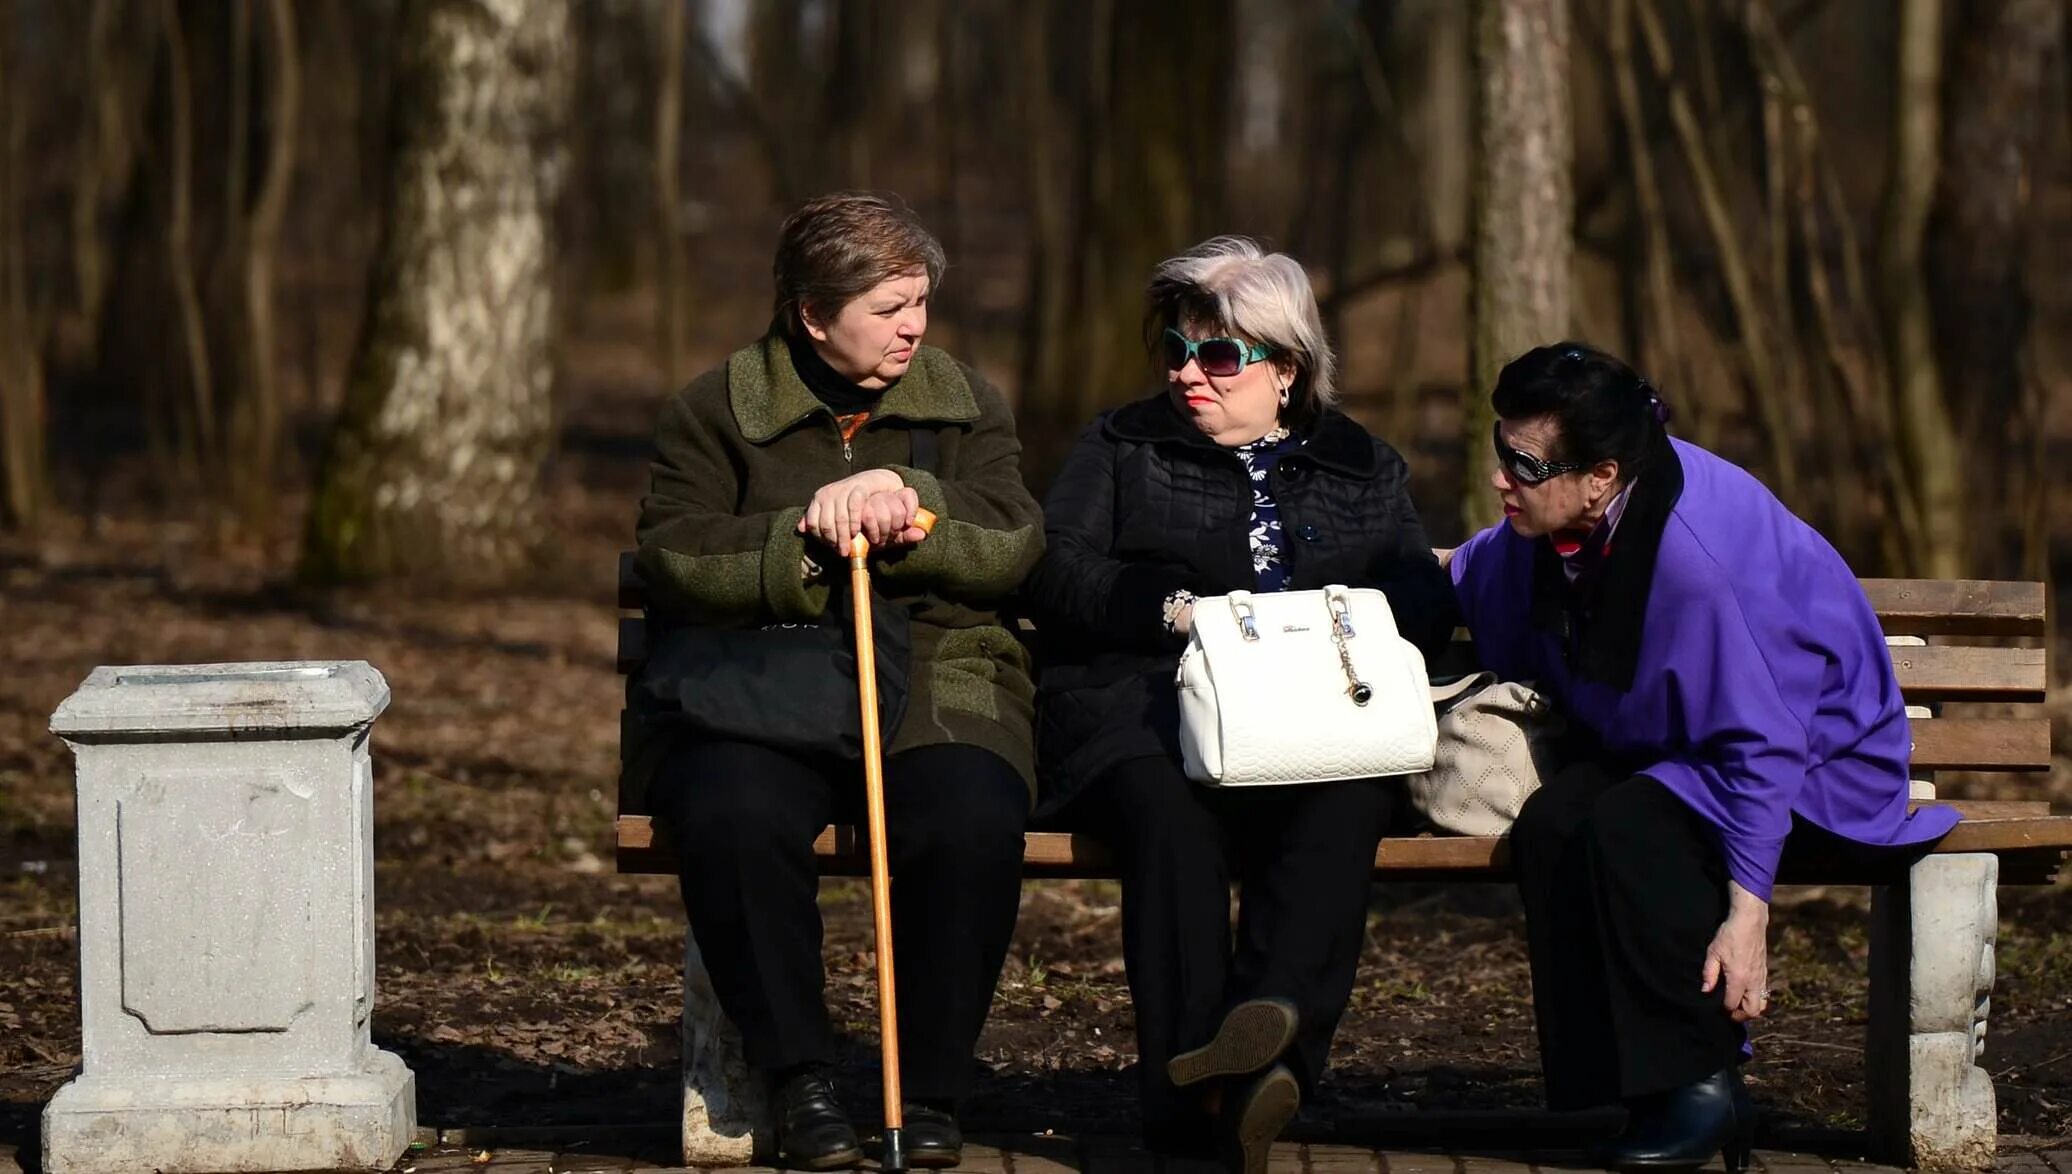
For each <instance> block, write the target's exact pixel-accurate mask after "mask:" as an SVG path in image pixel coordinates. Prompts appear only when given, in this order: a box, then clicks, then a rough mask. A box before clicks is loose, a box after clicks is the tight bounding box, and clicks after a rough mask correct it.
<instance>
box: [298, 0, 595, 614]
mask: <svg viewBox="0 0 2072 1174" xmlns="http://www.w3.org/2000/svg"><path fill="white" fill-rule="evenodd" d="M403 19H404V31H403V34H402V36H401V38H400V52H401V58H400V61H399V65H398V76H397V91H398V100H397V101H396V103H395V105H394V113H393V118H394V119H395V120H396V121H395V124H394V127H393V131H392V133H393V136H394V139H395V142H396V144H397V145H396V150H395V155H394V158H393V161H392V163H391V167H392V171H391V174H390V180H389V196H388V212H387V215H386V216H385V218H384V223H385V227H384V237H383V241H382V244H381V248H380V255H379V258H378V259H377V261H376V263H375V268H374V273H373V275H372V279H371V281H370V289H369V294H368V309H367V317H366V322H365V325H364V326H363V328H362V332H361V336H360V341H359V344H358V347H357V350H356V353H355V355H354V358H353V373H352V376H351V379H350V381H349V383H348V387H347V392H346V405H345V409H344V412H343V415H342V417H341V419H340V420H339V424H338V427H337V430H336V432H335V433H334V434H333V436H332V441H331V447H330V451H329V453H328V454H327V457H326V460H325V465H324V471H323V475H322V477H321V479H320V482H319V485H318V489H317V496H316V500H315V502H314V504H313V506H312V508H311V512H310V521H309V529H308V535H307V544H306V546H305V548H304V552H303V573H304V576H305V577H306V578H308V579H311V580H316V581H337V580H342V579H353V578H364V577H369V576H377V575H398V574H414V575H426V576H434V577H440V578H446V579H453V580H463V581H482V580H488V579H493V578H496V577H500V576H502V575H505V574H508V573H509V572H511V571H512V570H514V569H516V568H518V567H519V566H521V565H522V564H524V563H525V562H526V561H527V560H528V557H529V556H530V554H531V553H532V552H533V551H534V549H535V547H536V542H537V539H538V536H539V533H540V523H539V518H538V514H539V508H538V483H539V472H540V462H541V460H542V459H543V458H544V456H545V454H546V451H547V449H548V446H549V443H550V441H551V438H552V428H553V398H552V397H553V381H554V368H553V358H552V354H551V351H550V342H551V338H552V329H551V327H552V318H553V312H554V297H553V282H552V280H551V263H552V259H553V249H552V238H551V233H550V229H551V225H552V222H553V217H552V210H553V205H554V201H555V198H556V196H557V194H558V192H559V190H560V187H561V182H562V178H563V174H562V173H563V171H564V166H563V162H564V159H563V151H564V136H565V130H566V127H565V119H566V118H567V116H568V113H569V112H568V100H569V96H570V93H571V85H572V76H573V64H574V55H573V51H572V47H571V44H570V27H569V26H570V20H569V7H568V5H567V3H566V2H565V0H416V2H414V3H412V4H411V5H410V7H409V8H408V9H407V11H406V12H405V14H404V18H403Z"/></svg>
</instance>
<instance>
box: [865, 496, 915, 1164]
mask: <svg viewBox="0 0 2072 1174" xmlns="http://www.w3.org/2000/svg"><path fill="white" fill-rule="evenodd" d="M914 525H915V526H917V527H919V528H920V529H921V531H922V532H923V533H926V532H928V531H930V530H933V529H934V528H935V515H934V514H932V513H930V512H928V511H927V510H925V509H924V510H919V511H917V512H916V513H915V515H914ZM869 559H870V543H869V542H868V541H866V540H865V539H864V537H863V535H861V534H858V535H857V536H856V537H854V538H852V539H850V540H849V594H850V595H851V596H852V597H853V598H854V602H855V621H856V700H857V707H858V708H859V709H860V710H862V713H863V797H864V807H865V823H866V824H867V825H868V828H869V832H870V845H871V914H872V917H873V920H874V921H875V922H876V928H877V938H878V1045H879V1057H880V1062H881V1064H882V1066H883V1069H884V1082H885V1150H884V1154H883V1155H882V1156H881V1157H880V1158H879V1161H878V1168H879V1169H881V1170H888V1171H889V1170H904V1169H906V1168H907V1164H906V1147H905V1145H904V1144H903V1143H902V1142H901V1140H900V1130H901V1129H902V1128H903V1127H904V1126H905V1123H906V1118H905V1114H904V1112H903V1111H902V1110H901V1107H900V1095H899V1006H898V997H897V994H896V990H895V987H894V985H893V979H892V889H891V877H890V875H889V874H888V870H887V868H886V864H885V748H884V747H883V746H882V745H880V744H879V737H878V646H877V640H876V637H875V628H874V627H873V625H872V623H871V570H870V562H869Z"/></svg>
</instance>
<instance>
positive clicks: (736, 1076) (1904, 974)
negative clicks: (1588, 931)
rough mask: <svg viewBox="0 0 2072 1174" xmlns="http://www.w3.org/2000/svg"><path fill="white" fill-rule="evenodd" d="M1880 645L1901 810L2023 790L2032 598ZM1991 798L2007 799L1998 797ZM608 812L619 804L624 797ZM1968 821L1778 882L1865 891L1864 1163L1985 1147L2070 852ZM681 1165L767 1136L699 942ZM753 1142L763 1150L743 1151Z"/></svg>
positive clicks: (1049, 845)
mask: <svg viewBox="0 0 2072 1174" xmlns="http://www.w3.org/2000/svg"><path fill="white" fill-rule="evenodd" d="M1863 588H1864V591H1865V593H1866V594H1867V595H1868V596H1869V597H1870V601H1871V604H1872V606H1873V607H1874V608H1875V609H1876V611H1877V614H1878V617H1879V620H1880V621H1881V622H1882V623H1883V625H1884V628H1885V633H1886V636H1887V639H1888V642H1889V643H1890V644H1891V645H1892V660H1893V668H1894V669H1895V670H1896V672H1897V674H1898V677H1899V683H1900V688H1901V689H1902V691H1903V692H1904V694H1905V697H1906V700H1907V704H1908V713H1909V715H1910V716H1911V718H1912V719H1913V722H1914V726H1913V730H1914V755H1913V766H1914V770H1915V776H1914V782H1913V794H1914V798H1915V800H1916V801H1917V802H1918V801H1927V800H1933V799H1934V798H1935V782H1934V779H1935V776H1936V774H1937V772H1943V771H1965V772H1987V773H1991V774H1994V775H2003V776H2013V777H2016V778H2025V779H2029V780H2033V781H2034V787H2035V790H2036V792H2037V793H2039V794H2040V793H2041V792H2042V791H2043V788H2044V786H2045V782H2046V780H2047V777H2048V772H2049V770H2050V766H2051V747H2050V722H2049V719H2048V718H2046V717H2045V716H2044V715H2043V714H2042V712H2041V711H2040V708H2038V707H2036V706H2035V705H2034V704H2033V703H2037V702H2041V701H2042V700H2043V698H2044V690H2045V686H2046V684H2047V682H2048V680H2049V677H2048V674H2047V666H2046V664H2045V651H2044V649H2042V648H2038V647H2016V646H2013V645H2012V640H2011V638H2023V639H2025V640H2030V641H2033V640H2034V639H2035V638H2038V637H2041V636H2042V635H2043V634H2044V585H2043V584H2041V583H2007V582H1977V581H1924V580H1905V579H1866V580H1863ZM618 598H619V606H620V608H621V609H623V610H624V611H626V612H628V613H633V614H629V615H626V616H625V617H624V618H622V619H621V620H620V621H619V652H618V669H619V672H621V673H622V674H631V673H633V672H636V671H637V670H638V669H639V668H640V666H641V664H642V663H643V661H644V659H645V655H646V652H645V649H646V639H645V637H646V631H645V626H644V622H643V620H642V619H641V618H640V616H639V614H638V613H640V611H641V609H642V606H643V603H644V601H645V595H644V590H643V585H642V583H641V581H640V577H639V574H638V572H637V571H636V570H635V567H634V562H633V557H632V555H631V554H626V555H622V556H621V557H620V561H619V597H618ZM1949 702H2001V703H2020V704H2023V705H2024V706H2025V708H2024V709H2023V710H2022V712H2021V715H2020V716H1997V717H1969V716H1964V717H1959V716H1951V717H1943V716H1941V708H1942V706H1943V705H1944V704H1945V703H1949ZM2004 789H2005V788H2003V790H2004ZM622 799H623V796H622ZM1952 806H1955V807H1957V808H1959V809H1960V810H1961V811H1962V812H1963V813H1964V819H1963V822H1961V823H1959V824H1958V825H1957V826H1956V828H1955V829H1954V830H1952V831H1951V832H1950V833H1949V835H1947V836H1945V837H1944V838H1943V839H1942V840H1941V841H1940V842H1939V843H1938V844H1937V845H1936V847H1935V850H1934V852H1933V853H1932V854H1931V855H1929V856H1928V857H1926V858H1925V859H1923V860H1922V861H1921V862H1920V863H1918V864H1916V865H1914V866H1913V868H1912V869H1911V870H1909V872H1908V873H1907V874H1906V875H1905V876H1903V877H1900V876H1875V877H1874V876H1863V875H1851V874H1850V873H1849V872H1848V871H1847V870H1846V869H1843V868H1840V867H1818V866H1815V867H1813V868H1812V869H1811V871H1801V872H1797V873H1786V874H1785V875H1784V876H1782V877H1780V878H1779V879H1780V881H1781V882H1783V883H1786V884H1808V883H1812V884H1859V885H1865V884H1867V885H1872V886H1873V896H1872V903H1871V918H1872V932H1871V959H1870V1021H1869V1027H1868V1040H1867V1048H1866V1057H1865V1059H1866V1069H1867V1073H1868V1085H1869V1095H1870V1125H1871V1131H1872V1137H1873V1140H1874V1143H1875V1144H1876V1146H1877V1147H1878V1149H1879V1150H1880V1151H1881V1152H1880V1154H1879V1156H1880V1157H1881V1158H1882V1159H1884V1160H1887V1161H1893V1162H1897V1163H1899V1164H1901V1165H1913V1166H1924V1167H1941V1168H1965V1169H1983V1168H1985V1167H1988V1166H1990V1165H1991V1164H1992V1162H1993V1152H1994V1145H1995V1141H1996V1135H1995V1122H1994V1102H1993V1086H1992V1082H1991V1080H1990V1079H1989V1078H1988V1077H1987V1075H1986V1072H1985V1070H1984V1069H1983V1068H1980V1067H1979V1066H1978V1063H1977V1061H1978V1057H1979V1050H1980V1043H1981V1040H1982V1039H1983V1037H1984V1034H1985V1027H1986V1016H1987V1011H1988V1001H1989V996H1990V994H1991V992H1992V986H1993V943H1994V938H1995V934H1996V932H1997V923H1998V904H1997V895H1996V890H1997V888H1998V886H1999V885H2003V884H2042V883H2048V882H2049V881H2050V880H2052V879H2053V878H2054V877H2055V875H2056V873H2057V870H2058V867H2059V865H2060V863H2061V861H2062V859H2063V857H2064V854H2065V851H2066V849H2067V848H2068V847H2072V815H2052V814H2051V813H2050V804H2049V802H2048V800H2046V799H2042V798H2036V799H2032V800H2000V801H1959V802H1955V803H1953V804H1952ZM617 831H618V866H619V871H621V872H626V873H669V874H674V873H675V871H676V864H675V860H674V858H673V856H672V854H671V851H670V849H669V846H668V844H667V843H666V842H665V841H664V839H663V837H662V835H661V833H660V832H659V830H658V829H657V828H656V827H655V826H654V825H653V824H652V823H651V822H650V821H649V819H648V816H647V815H646V814H645V813H643V812H640V811H635V810H627V809H626V808H625V806H624V805H623V803H622V806H621V808H620V811H619V816H618V821H617ZM1027 843H1028V847H1027V850H1026V854H1025V856H1024V858H1023V859H1024V869H1025V873H1026V875H1027V876H1029V877H1031V878H1069V877H1104V876H1112V875H1113V870H1112V868H1111V865H1110V862H1109V859H1108V855H1107V853H1106V852H1105V851H1104V850H1103V849H1102V847H1101V846H1100V845H1099V844H1098V843H1096V842H1095V841H1094V840H1092V839H1091V838H1089V837H1086V836H1080V835H1072V834H1067V833H1062V832H1030V833H1029V834H1028V837H1027ZM815 851H816V852H817V853H818V854H819V857H820V860H821V866H822V872H823V873H824V874H825V875H830V876H866V875H868V874H869V864H868V861H867V860H866V858H865V849H864V847H863V844H862V840H861V837H860V835H859V829H857V828H854V827H830V828H828V829H827V830H826V831H825V832H823V833H822V834H821V836H820V839H819V840H818V841H817V842H816V844H815ZM1374 878H1375V879H1376V880H1419V881H1458V882H1464V883H1508V882H1509V881H1510V880H1511V872H1510V864H1509V859H1508V849H1507V845H1506V842H1505V840H1504V839H1503V838H1502V837H1496V836H1491V837H1469V836H1432V835H1422V836H1415V837H1403V838H1390V839H1385V840H1383V841H1382V842H1381V845H1380V847H1379V848H1378V850H1377V851H1376V852H1375V856H1374ZM683 1022H684V1026H683V1046H684V1077H683V1087H684V1113H683V1128H684V1160H685V1162H686V1164H691V1165H701V1164H702V1165H714V1164H745V1163H746V1162H747V1161H748V1160H749V1159H750V1157H751V1150H753V1154H754V1155H755V1156H762V1155H766V1154H767V1153H768V1151H769V1142H770V1135H769V1133H768V1126H767V1124H766V1123H765V1121H764V1120H763V1116H764V1114H763V1112H762V1107H761V1105H760V1103H759V1101H760V1090H759V1089H757V1088H756V1087H754V1083H753V1082H752V1081H751V1080H750V1079H748V1072H747V1070H746V1067H745V1065H744V1064H743V1063H742V1060H741V1054H740V1043H739V1039H738V1037H736V1036H735V1034H734V1031H733V1028H732V1025H730V1024H728V1023H727V1022H726V1020H725V1017H724V1016H723V1015H721V1014H720V1011H719V1006H718V1003H717V1001H716V999H715V998H714V996H713V994H712V988H711V983H710V981H709V980H708V979H707V977H706V975H705V969H704V964H703V961H702V960H701V959H700V957H699V955H698V949H697V945H696V942H695V941H694V940H692V939H691V937H690V935H689V934H686V935H685V958H684V1021H683ZM757 1133H760V1134H761V1135H762V1136H761V1138H760V1139H759V1140H760V1142H761V1143H762V1144H760V1145H753V1146H752V1144H751V1137H752V1135H753V1134H757Z"/></svg>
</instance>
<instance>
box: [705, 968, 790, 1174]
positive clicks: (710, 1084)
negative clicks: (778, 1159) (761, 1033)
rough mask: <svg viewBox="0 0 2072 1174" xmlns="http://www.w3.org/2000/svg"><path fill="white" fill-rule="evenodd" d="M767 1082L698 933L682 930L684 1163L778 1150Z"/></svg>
mask: <svg viewBox="0 0 2072 1174" xmlns="http://www.w3.org/2000/svg"><path fill="white" fill-rule="evenodd" d="M776 1148H777V1146H776V1132H775V1129H774V1125H773V1123H772V1122H771V1120H770V1113H769V1105H768V1104H767V1103H766V1098H765V1097H764V1095H763V1089H762V1085H761V1084H760V1083H759V1082H757V1081H756V1080H755V1079H754V1074H753V1073H751V1072H750V1071H749V1070H748V1062H747V1061H746V1060H744V1059H742V1058H741V1034H740V1033H739V1032H738V1031H736V1030H734V1025H733V1023H732V1022H730V1021H729V1020H728V1019H727V1017H726V1014H725V1012H723V1011H721V1010H720V1009H719V997H718V996H717V995H715V994H713V992H712V978H711V976H710V975H708V974H706V972H705V956H704V955H703V954H700V953H699V952H698V939H697V938H696V937H695V936H694V935H692V934H691V933H690V932H689V931H688V930H686V931H685V932H684V935H683V1163H684V1165H686V1166H747V1165H751V1164H753V1163H754V1162H755V1161H757V1160H759V1159H760V1160H767V1159H768V1157H769V1156H770V1155H772V1154H773V1153H774V1152H775V1150H776Z"/></svg>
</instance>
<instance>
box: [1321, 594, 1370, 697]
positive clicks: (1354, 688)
mask: <svg viewBox="0 0 2072 1174" xmlns="http://www.w3.org/2000/svg"><path fill="white" fill-rule="evenodd" d="M1352 634H1353V618H1352V614H1351V605H1350V604H1348V603H1347V602H1346V601H1345V599H1343V598H1333V599H1332V600H1331V644H1332V645H1333V646H1334V647H1335V648H1337V649H1338V667H1340V668H1341V669H1344V670H1345V695H1346V696H1348V697H1350V698H1352V699H1353V704H1354V705H1365V704H1367V703H1368V702H1369V701H1371V700H1373V699H1374V688H1373V686H1371V685H1369V684H1367V682H1365V681H1363V680H1361V679H1360V674H1359V672H1358V670H1356V669H1354V668H1353V653H1352V649H1350V648H1348V647H1347V646H1346V641H1347V640H1348V639H1350V638H1351V637H1352Z"/></svg>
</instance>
